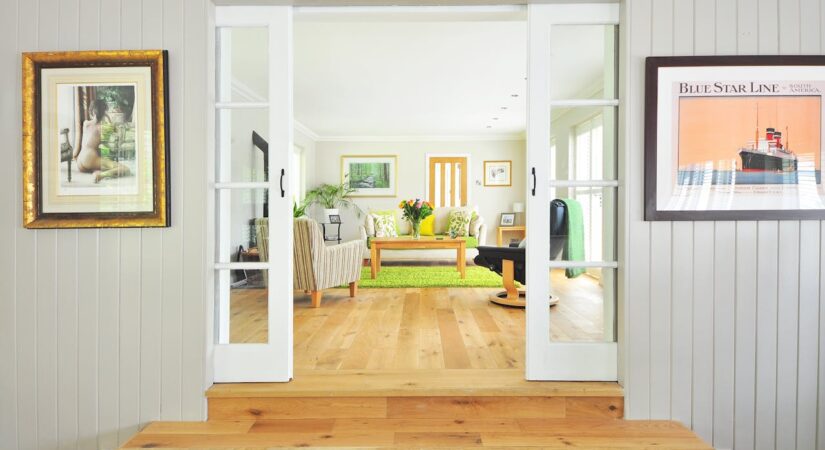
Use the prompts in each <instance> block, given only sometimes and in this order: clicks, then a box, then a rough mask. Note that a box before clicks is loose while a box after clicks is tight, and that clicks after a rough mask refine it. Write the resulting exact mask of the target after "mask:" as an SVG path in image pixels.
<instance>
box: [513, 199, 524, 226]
mask: <svg viewBox="0 0 825 450" xmlns="http://www.w3.org/2000/svg"><path fill="white" fill-rule="evenodd" d="M513 212H514V213H516V224H521V223H523V222H522V221H521V219H519V215H520V214H521V213H523V212H524V203H521V202H516V203H513Z"/></svg>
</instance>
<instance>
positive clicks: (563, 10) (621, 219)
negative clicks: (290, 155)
mask: <svg viewBox="0 0 825 450" xmlns="http://www.w3.org/2000/svg"><path fill="white" fill-rule="evenodd" d="M571 1H573V0H571ZM323 3H324V0H322V1H321V4H323ZM346 3H347V2H344V4H340V3H338V2H333V1H331V0H330V1H329V6H313V7H301V6H295V7H293V6H260V7H254V6H224V5H217V6H214V8H244V9H247V10H248V9H249V8H262V9H268V8H288V9H289V10H290V17H291V12H292V11H299V12H301V14H302V16H303V15H304V14H308V13H317V14H324V13H328V12H341V11H342V10H345V11H347V12H353V13H364V12H383V11H387V10H389V9H390V8H392V11H393V12H396V13H428V12H433V11H436V12H511V13H516V14H517V13H519V12H520V11H523V10H524V8H525V6H526V7H527V8H535V7H552V8H553V9H554V10H555V14H558V15H559V16H558V17H564V18H566V19H565V20H567V23H569V24H576V23H580V24H593V23H594V19H593V18H594V17H595V18H602V17H607V16H605V14H604V11H605V10H610V9H613V8H615V10H618V9H619V5H617V4H613V3H607V4H604V3H566V4H554V5H535V4H532V3H531V2H530V1H524V2H519V4H502V5H494V6H489V5H477V6H433V5H432V3H429V2H426V1H422V2H420V5H419V6H390V5H386V6H366V7H365V6H357V5H350V6H348V5H347V4H346ZM211 12H212V13H213V14H212V16H210V17H209V23H208V25H207V26H208V27H209V29H210V30H215V29H216V26H217V24H218V20H217V19H216V16H218V14H217V13H216V11H215V9H211ZM613 14H614V12H611V13H609V16H610V17H612V16H613ZM583 18H584V19H583ZM588 18H589V19H588ZM603 20H604V21H605V22H604V23H605V24H607V23H611V24H613V23H615V24H618V22H614V21H613V19H612V18H605V19H603ZM596 21H598V20H596ZM291 24H292V19H291V20H290V23H289V25H290V47H291ZM528 26H529V25H528ZM209 36H210V41H209V45H210V48H211V50H212V51H211V52H208V53H209V56H208V58H207V59H208V63H209V65H208V67H207V70H208V71H209V72H210V73H209V76H208V80H209V81H210V84H209V85H210V91H209V98H210V100H211V104H212V106H214V105H215V97H216V95H215V69H216V61H215V57H214V55H215V50H216V47H215V40H214V32H210V33H209ZM531 36H532V35H530V33H529V31H528V42H526V43H525V45H528V43H529V41H530V37H531ZM621 36H622V37H626V35H625V34H622V35H621ZM625 41H626V39H620V41H619V48H625V45H626V44H625ZM528 52H529V48H528ZM290 56H291V53H290ZM620 57H621V53H620V54H617V60H618V61H620V63H619V68H618V70H617V75H616V76H617V77H619V83H618V86H619V95H620V96H621V95H622V94H623V92H624V91H625V85H626V84H627V80H625V76H624V75H625V73H626V69H625V66H626V63H623V62H621V59H620ZM528 59H529V53H528ZM271 65H272V62H270V66H271ZM291 91H292V85H291V67H290V92H291ZM531 96H532V95H531V94H530V93H529V91H528V101H529V100H530V98H531ZM291 100H292V96H291V95H290V104H289V106H290V110H291V107H292V103H291ZM546 100H547V101H549V96H548V97H547V99H546ZM213 110H214V108H213ZM529 114H530V113H529V106H528V123H529V121H530V120H531V119H530V117H529ZM547 114H548V117H549V111H548V112H547ZM290 117H291V114H290ZM270 122H272V120H270ZM208 128H209V129H208V140H207V143H208V144H209V146H208V147H209V151H208V152H207V153H208V155H207V170H209V176H208V177H207V181H208V184H209V185H208V186H207V187H206V188H207V189H208V190H211V189H212V188H213V185H212V184H213V183H214V176H213V173H214V168H215V161H214V159H215V152H214V148H215V135H216V122H215V118H214V114H212V115H210V119H209V120H208ZM291 128H292V127H291V126H290V132H289V134H290V142H292V131H291ZM622 130H623V108H622V106H619V110H618V125H617V143H618V144H617V145H618V155H617V164H618V170H617V175H618V178H619V180H623V179H624V176H625V173H624V172H625V170H624V169H623V165H624V164H623V163H624V162H625V158H624V156H623V152H624V151H626V146H625V145H624V144H625V142H624V141H625V137H624V136H623V133H622ZM527 145H528V154H529V145H530V144H529V140H528V144H527ZM548 145H549V141H548ZM290 149H291V147H290ZM449 155H450V154H443V155H442V154H432V156H449ZM429 156H430V155H429V154H428V157H427V160H429ZM460 156H467V155H465V154H462V155H460ZM471 164H472V163H470V162H468V166H471ZM531 167H533V164H532V163H531V162H530V161H528V164H527V170H528V171H529V170H530V168H531ZM468 169H469V170H471V168H470V167H468ZM543 170H545V171H546V170H549V166H547V167H545V168H544V169H543ZM271 173H273V174H274V172H271ZM471 173H472V172H468V178H470V177H471ZM287 176H288V175H287ZM427 177H429V173H428V174H427ZM273 179H274V178H273ZM525 179H526V180H528V184H529V180H531V174H530V173H529V172H528V173H527V177H526V178H525ZM425 182H426V183H427V184H426V186H429V181H428V180H427V181H425ZM471 182H472V181H471V180H470V182H469V183H471ZM289 185H290V183H289V182H286V183H285V187H287V189H288V186H289ZM468 190H469V192H468V200H467V201H468V203H471V201H472V200H471V199H470V197H469V196H470V195H471V189H470V188H469V187H468ZM525 191H526V192H525V194H526V195H529V186H526V187H525ZM210 192H212V191H210ZM626 197H627V192H626V189H624V188H623V183H621V182H620V183H619V187H618V192H617V195H616V200H617V204H616V208H617V214H618V218H617V221H616V227H617V230H616V231H617V232H616V246H617V260H618V262H619V268H618V269H617V272H616V283H617V289H616V299H615V305H614V306H615V312H616V318H615V321H616V325H617V332H616V340H615V342H614V343H613V347H614V348H613V349H612V350H610V351H608V352H607V353H605V355H606V357H608V358H611V359H612V360H613V361H616V363H615V365H614V366H615V370H613V371H611V373H610V374H608V375H609V376H607V377H606V378H609V379H613V380H615V379H617V378H619V377H618V374H619V369H620V366H621V365H622V361H623V359H624V358H623V355H622V353H623V352H620V351H619V350H618V349H620V348H624V345H625V343H624V337H625V336H624V333H623V326H622V324H623V322H624V320H625V314H624V306H623V305H624V303H625V298H626V290H627V282H626V278H627V276H626V271H625V270H624V268H625V267H626V256H625V248H626V243H627V241H628V239H629V236H628V235H627V229H628V227H627V222H628V216H627V214H626V213H623V212H622V208H624V206H625V205H627V203H628V202H627V198H626ZM287 198H290V196H289V195H288V196H287ZM205 213H206V214H205V215H206V217H205V219H206V233H205V234H206V239H207V242H206V246H205V248H206V250H207V255H208V257H207V259H206V264H205V268H204V269H205V272H206V274H207V276H206V279H207V285H206V289H205V293H206V299H207V302H208V303H207V308H206V310H207V314H206V327H207V333H206V336H207V343H206V344H207V345H206V359H207V363H208V367H209V369H211V370H213V371H214V372H210V370H209V369H208V370H207V374H206V377H207V379H208V381H210V382H211V381H214V382H223V381H226V380H223V379H222V378H223V377H221V376H219V374H220V370H218V368H217V367H216V365H217V363H218V362H219V361H220V360H221V359H224V360H225V358H222V357H220V354H221V350H220V349H219V347H220V346H219V345H218V344H216V342H215V334H216V333H215V329H216V325H217V317H216V308H214V307H212V304H213V303H214V302H215V276H214V273H215V263H214V258H213V257H212V255H213V254H214V248H215V242H216V230H215V228H216V227H215V223H214V222H215V220H214V219H215V202H214V196H212V195H209V196H208V198H207V205H206V210H205ZM528 220H529V219H528ZM528 223H529V221H528ZM547 226H548V225H547V224H546V223H545V225H544V227H547ZM539 228H540V229H543V227H539ZM289 236H291V227H290V230H289ZM289 240H290V241H291V239H289ZM290 245H291V244H290ZM290 251H291V248H290ZM528 252H529V250H528ZM290 265H291V264H290ZM289 290H290V292H291V283H290V286H289ZM289 312H290V315H289V317H290V318H291V317H292V305H291V304H290V305H289ZM272 314H273V311H272V310H270V317H271V315H272ZM289 322H290V323H289V362H288V375H289V376H288V378H286V379H281V380H277V381H289V379H291V377H292V371H293V369H292V366H293V364H292V362H293V354H292V337H293V332H292V321H291V320H290V321H289ZM528 326H529V325H528ZM528 352H529V349H528ZM617 353H618V355H617ZM555 362H556V363H559V361H558V360H557V361H555ZM210 363H211V364H210ZM561 364H564V362H563V361H561ZM525 376H526V378H527V379H541V378H535V377H531V376H530V374H529V370H527V369H526V370H525ZM602 378H605V377H602ZM570 379H571V380H572V379H576V378H575V377H570ZM262 381H263V380H262ZM272 381H276V380H272ZM619 381H620V382H621V381H622V380H621V379H619Z"/></svg>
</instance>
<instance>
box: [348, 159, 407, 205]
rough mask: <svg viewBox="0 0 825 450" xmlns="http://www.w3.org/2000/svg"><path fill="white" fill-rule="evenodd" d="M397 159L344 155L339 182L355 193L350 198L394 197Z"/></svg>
mask: <svg viewBox="0 0 825 450" xmlns="http://www.w3.org/2000/svg"><path fill="white" fill-rule="evenodd" d="M397 160H398V157H397V156H395V155H344V156H342V157H341V181H342V182H343V183H346V184H347V185H348V186H349V187H350V188H351V189H355V192H353V193H352V194H350V196H352V197H395V196H396V195H397V192H398V182H397V178H398V167H397V164H398V162H397Z"/></svg>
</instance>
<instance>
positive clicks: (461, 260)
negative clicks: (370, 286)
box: [370, 237, 467, 279]
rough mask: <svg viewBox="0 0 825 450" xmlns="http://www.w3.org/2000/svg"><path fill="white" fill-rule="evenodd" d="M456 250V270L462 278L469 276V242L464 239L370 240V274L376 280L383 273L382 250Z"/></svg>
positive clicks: (389, 238)
mask: <svg viewBox="0 0 825 450" xmlns="http://www.w3.org/2000/svg"><path fill="white" fill-rule="evenodd" d="M440 248H446V249H455V251H456V253H455V254H456V261H455V265H456V269H457V270H458V272H459V273H460V274H461V278H466V276H467V270H466V269H467V241H466V240H465V239H464V238H463V237H460V238H455V239H451V238H444V239H435V238H432V237H422V238H421V239H407V238H397V237H388V238H375V239H372V240H370V273H371V275H372V278H373V279H375V277H376V275H378V272H380V271H381V250H383V249H392V250H402V249H403V250H409V249H440Z"/></svg>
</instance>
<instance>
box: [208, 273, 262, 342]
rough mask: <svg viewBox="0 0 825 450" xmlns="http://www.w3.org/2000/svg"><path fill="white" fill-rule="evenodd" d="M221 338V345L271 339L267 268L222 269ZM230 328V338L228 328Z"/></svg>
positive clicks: (220, 275) (219, 275)
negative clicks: (269, 334) (226, 321)
mask: <svg viewBox="0 0 825 450" xmlns="http://www.w3.org/2000/svg"><path fill="white" fill-rule="evenodd" d="M218 279H219V281H221V283H220V286H224V287H223V288H222V289H220V295H219V300H220V307H221V309H222V311H220V312H219V317H220V318H221V320H223V318H224V317H226V318H227V320H228V321H229V323H220V324H219V325H218V326H219V329H220V330H222V331H221V332H219V340H222V341H223V342H220V343H222V344H227V343H229V344H265V343H266V342H267V341H268V340H269V336H268V332H269V326H268V324H269V316H268V305H267V296H268V289H267V284H266V271H265V270H220V271H218ZM227 327H228V340H227V336H226V331H227Z"/></svg>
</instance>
